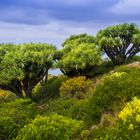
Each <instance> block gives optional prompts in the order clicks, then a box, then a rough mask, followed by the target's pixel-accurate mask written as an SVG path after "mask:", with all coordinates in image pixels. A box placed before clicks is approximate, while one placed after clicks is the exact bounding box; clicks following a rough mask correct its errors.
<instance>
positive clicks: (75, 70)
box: [58, 34, 101, 77]
mask: <svg viewBox="0 0 140 140" xmlns="http://www.w3.org/2000/svg"><path fill="white" fill-rule="evenodd" d="M60 53H61V55H59V57H58V60H59V61H58V67H59V68H60V70H61V71H62V72H63V74H64V75H67V76H70V77H73V76H81V75H85V76H89V72H90V71H92V70H93V69H94V67H95V66H96V65H99V64H100V63H101V51H100V50H99V49H98V48H97V46H96V44H95V37H92V36H89V35H87V34H81V35H73V36H71V37H70V38H68V39H66V41H65V42H64V43H63V48H62V50H61V51H60Z"/></svg>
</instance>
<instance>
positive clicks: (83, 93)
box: [60, 76, 94, 99]
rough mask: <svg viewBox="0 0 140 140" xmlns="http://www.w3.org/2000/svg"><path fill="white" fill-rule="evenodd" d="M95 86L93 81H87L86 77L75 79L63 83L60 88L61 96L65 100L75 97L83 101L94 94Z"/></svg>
mask: <svg viewBox="0 0 140 140" xmlns="http://www.w3.org/2000/svg"><path fill="white" fill-rule="evenodd" d="M93 89H94V85H93V81H92V80H86V77H82V76H80V77H75V78H71V79H68V80H67V81H65V82H63V83H62V85H61V87H60V95H61V97H64V98H71V97H75V98H78V99H83V98H85V97H87V96H89V95H91V93H92V92H93Z"/></svg>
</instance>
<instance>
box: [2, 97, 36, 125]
mask: <svg viewBox="0 0 140 140" xmlns="http://www.w3.org/2000/svg"><path fill="white" fill-rule="evenodd" d="M36 113H37V112H36V109H35V103H33V102H32V101H31V100H29V99H28V100H23V99H17V100H15V101H12V102H8V103H3V104H0V119H1V117H11V118H12V119H13V120H14V121H15V122H16V123H17V124H19V125H20V126H23V125H25V124H27V123H29V121H30V120H31V119H32V118H34V117H35V115H36Z"/></svg>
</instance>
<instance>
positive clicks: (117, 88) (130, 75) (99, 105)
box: [90, 68, 140, 122]
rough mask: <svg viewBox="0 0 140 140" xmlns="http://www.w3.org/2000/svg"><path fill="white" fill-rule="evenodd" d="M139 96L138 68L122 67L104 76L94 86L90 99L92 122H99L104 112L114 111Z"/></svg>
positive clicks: (119, 109)
mask: <svg viewBox="0 0 140 140" xmlns="http://www.w3.org/2000/svg"><path fill="white" fill-rule="evenodd" d="M135 96H136V97H140V70H139V69H137V68H122V69H121V70H118V71H117V72H114V73H112V74H111V75H108V76H106V77H104V78H103V79H102V81H101V83H100V84H98V85H97V86H96V88H95V92H94V93H93V95H92V98H91V100H90V109H91V110H90V114H91V117H92V118H94V119H93V121H94V122H99V121H100V118H101V115H102V114H103V113H106V112H110V113H113V114H114V113H115V112H119V111H121V109H122V107H123V106H125V104H126V103H127V102H128V101H131V100H132V99H133V98H134V97H135Z"/></svg>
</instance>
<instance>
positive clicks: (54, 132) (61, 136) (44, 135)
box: [16, 114, 83, 140]
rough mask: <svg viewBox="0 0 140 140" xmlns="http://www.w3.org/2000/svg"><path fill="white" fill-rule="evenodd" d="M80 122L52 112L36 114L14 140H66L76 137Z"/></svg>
mask: <svg viewBox="0 0 140 140" xmlns="http://www.w3.org/2000/svg"><path fill="white" fill-rule="evenodd" d="M82 126H83V125H82V122H81V121H77V120H73V119H69V118H66V117H63V116H59V115H57V114H54V115H52V116H49V117H41V116H38V117H37V118H36V119H35V120H33V121H32V123H30V124H28V125H27V126H25V127H24V128H23V129H22V130H21V132H20V134H19V135H18V137H17V138H16V140H23V139H26V140H31V139H34V140H68V139H77V138H78V137H79V135H80V133H81V130H82Z"/></svg>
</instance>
